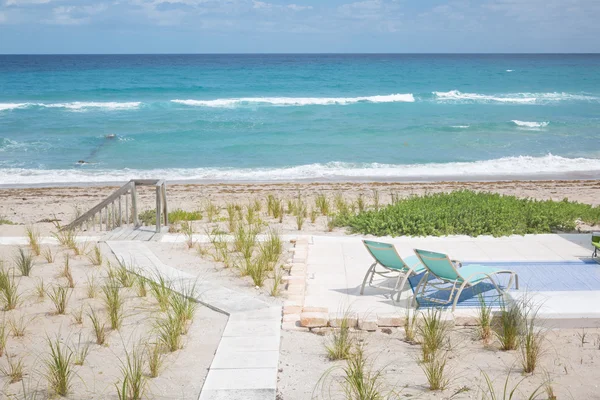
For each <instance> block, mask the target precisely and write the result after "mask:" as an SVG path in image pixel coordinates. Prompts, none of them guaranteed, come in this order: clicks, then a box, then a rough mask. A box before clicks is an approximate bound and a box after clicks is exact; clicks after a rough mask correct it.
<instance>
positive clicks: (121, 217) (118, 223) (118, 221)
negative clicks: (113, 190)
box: [117, 196, 123, 226]
mask: <svg viewBox="0 0 600 400" xmlns="http://www.w3.org/2000/svg"><path fill="white" fill-rule="evenodd" d="M122 212H123V211H122V210H121V196H119V218H118V219H117V226H121V224H122V223H123V214H122Z"/></svg>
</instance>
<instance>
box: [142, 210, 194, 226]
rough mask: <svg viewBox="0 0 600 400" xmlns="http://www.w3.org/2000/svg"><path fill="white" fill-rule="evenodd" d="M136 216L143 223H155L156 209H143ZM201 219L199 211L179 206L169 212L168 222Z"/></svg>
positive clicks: (174, 222)
mask: <svg viewBox="0 0 600 400" xmlns="http://www.w3.org/2000/svg"><path fill="white" fill-rule="evenodd" d="M138 218H139V220H140V222H141V223H143V224H144V225H156V209H152V210H144V211H142V212H141V213H140V214H139V215H138ZM201 219H202V213H201V212H200V211H197V210H196V211H186V210H182V209H180V208H177V209H175V210H172V211H170V212H169V224H176V223H179V222H182V221H198V220H201Z"/></svg>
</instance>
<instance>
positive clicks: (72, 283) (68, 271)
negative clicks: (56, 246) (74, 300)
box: [61, 253, 75, 289]
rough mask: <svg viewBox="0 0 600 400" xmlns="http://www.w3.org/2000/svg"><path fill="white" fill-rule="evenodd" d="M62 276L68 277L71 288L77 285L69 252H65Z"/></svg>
mask: <svg viewBox="0 0 600 400" xmlns="http://www.w3.org/2000/svg"><path fill="white" fill-rule="evenodd" d="M61 276H62V277H63V278H66V279H67V283H68V285H69V287H70V288H71V289H73V288H74V287H75V280H74V279H73V274H72V273H71V264H70V257H69V253H65V260H64V263H63V270H62V272H61Z"/></svg>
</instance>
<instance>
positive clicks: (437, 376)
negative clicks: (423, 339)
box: [419, 349, 450, 390]
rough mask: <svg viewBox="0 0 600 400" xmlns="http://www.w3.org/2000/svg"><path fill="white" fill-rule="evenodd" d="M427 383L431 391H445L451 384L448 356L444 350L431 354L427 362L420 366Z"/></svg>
mask: <svg viewBox="0 0 600 400" xmlns="http://www.w3.org/2000/svg"><path fill="white" fill-rule="evenodd" d="M419 365H420V367H421V369H422V370H423V372H424V373H425V377H426V378H427V382H428V384H429V390H444V389H445V388H446V387H447V386H448V384H449V383H450V379H449V378H448V369H447V367H448V355H447V353H446V352H445V351H443V350H439V349H438V350H436V351H435V352H433V353H429V355H428V359H427V361H423V362H422V363H421V364H419Z"/></svg>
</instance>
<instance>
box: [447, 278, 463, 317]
mask: <svg viewBox="0 0 600 400" xmlns="http://www.w3.org/2000/svg"><path fill="white" fill-rule="evenodd" d="M466 286H467V282H466V281H465V282H463V283H462V285H460V288H459V289H458V292H456V293H454V288H452V291H451V292H450V298H449V299H448V301H450V300H451V299H452V293H454V301H453V302H452V312H454V310H456V305H457V304H458V299H459V298H460V295H461V294H462V291H463V290H464V288H465V287H466Z"/></svg>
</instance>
